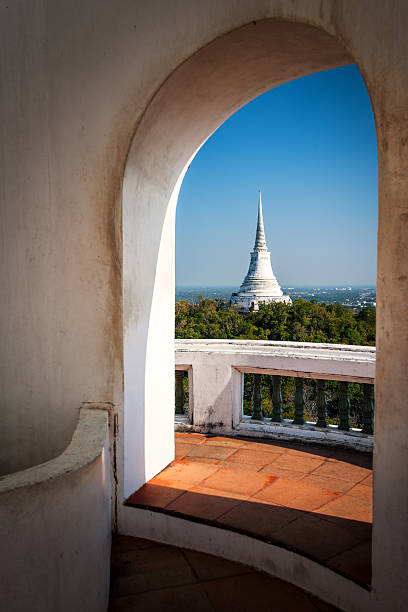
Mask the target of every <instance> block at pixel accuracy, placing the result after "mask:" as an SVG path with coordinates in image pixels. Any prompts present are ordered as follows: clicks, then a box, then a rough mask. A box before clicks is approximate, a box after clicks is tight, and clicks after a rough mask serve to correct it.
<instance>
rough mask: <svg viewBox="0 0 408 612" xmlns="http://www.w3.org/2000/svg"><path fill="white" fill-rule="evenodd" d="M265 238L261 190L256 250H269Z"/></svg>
mask: <svg viewBox="0 0 408 612" xmlns="http://www.w3.org/2000/svg"><path fill="white" fill-rule="evenodd" d="M267 250H268V248H267V246H266V239H265V229H264V222H263V215H262V198H261V192H259V203H258V224H257V226H256V237H255V245H254V251H267Z"/></svg>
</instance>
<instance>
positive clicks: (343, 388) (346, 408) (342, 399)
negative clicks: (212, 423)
mask: <svg viewBox="0 0 408 612" xmlns="http://www.w3.org/2000/svg"><path fill="white" fill-rule="evenodd" d="M339 412H340V423H339V429H342V430H343V431H348V430H349V429H350V395H349V384H348V382H344V381H341V383H340V386H339Z"/></svg>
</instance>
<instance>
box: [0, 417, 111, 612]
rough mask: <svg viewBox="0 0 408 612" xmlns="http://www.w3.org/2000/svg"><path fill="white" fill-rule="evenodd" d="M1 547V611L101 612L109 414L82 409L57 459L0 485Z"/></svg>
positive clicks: (106, 563) (105, 581)
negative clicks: (70, 438) (71, 433)
mask: <svg viewBox="0 0 408 612" xmlns="http://www.w3.org/2000/svg"><path fill="white" fill-rule="evenodd" d="M0 542H1V548H0V551H1V552H0V609H2V610H4V611H6V610H7V612H25V611H26V610H27V611H28V610H29V611H30V612H72V610H78V611H79V610H84V611H85V610H86V612H103V611H105V610H107V607H108V600H109V567H110V546H111V520H110V460H109V429H108V412H106V411H104V410H95V409H82V410H81V412H80V418H79V422H78V425H77V428H76V430H75V432H74V435H73V438H72V441H71V443H70V444H69V446H68V447H67V449H66V450H65V451H64V452H63V453H62V454H61V455H59V456H58V457H56V458H55V459H53V460H51V461H48V462H46V463H42V464H41V465H38V466H35V467H32V468H29V469H27V470H22V471H20V472H15V473H13V474H9V475H7V476H4V477H3V478H2V479H0Z"/></svg>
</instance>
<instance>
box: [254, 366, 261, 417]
mask: <svg viewBox="0 0 408 612" xmlns="http://www.w3.org/2000/svg"><path fill="white" fill-rule="evenodd" d="M252 418H253V419H255V420H256V421H261V420H262V418H263V416H262V374H254V391H253V395H252Z"/></svg>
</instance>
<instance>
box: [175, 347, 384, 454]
mask: <svg viewBox="0 0 408 612" xmlns="http://www.w3.org/2000/svg"><path fill="white" fill-rule="evenodd" d="M375 356H376V349H375V347H366V346H350V345H339V344H317V343H306V342H303V343H301V342H273V341H263V340H176V341H175V364H176V370H186V371H188V381H189V400H188V413H187V414H186V415H180V414H177V415H176V429H178V430H184V431H185V430H187V429H188V430H194V431H200V432H214V433H224V434H228V435H245V436H255V437H270V438H281V439H299V440H303V441H310V442H316V443H321V444H334V445H342V446H347V447H352V448H356V449H360V450H367V451H369V450H371V449H372V445H373V436H372V435H370V433H363V431H362V430H359V429H355V428H354V429H353V428H350V429H348V430H347V423H348V419H347V409H348V405H349V400H348V385H347V383H349V382H357V383H363V384H364V389H365V392H364V397H365V399H364V404H363V408H364V410H365V412H364V419H365V421H364V423H365V424H364V428H363V429H364V430H365V431H367V432H370V431H371V430H370V419H371V423H372V417H371V416H370V414H369V412H370V409H372V403H371V404H370V397H369V394H370V393H371V391H369V392H367V389H368V387H367V385H373V384H374V382H375ZM248 373H251V374H258V375H268V376H272V377H273V378H272V379H271V380H273V381H274V384H275V385H278V384H279V388H277V387H276V388H275V389H276V392H275V394H274V397H275V401H277V399H279V394H280V381H281V378H280V377H285V376H290V377H295V379H299V378H300V379H316V380H317V381H322V380H335V381H342V384H341V385H340V387H341V389H340V409H341V413H340V417H341V418H340V426H339V427H338V426H335V425H327V426H319V427H318V423H311V422H305V423H302V415H301V412H302V402H301V401H300V400H301V394H302V392H303V391H302V388H303V385H302V384H301V383H300V381H298V382H299V384H297V385H296V388H297V400H295V404H296V402H297V404H296V405H297V408H296V410H297V412H296V414H295V419H294V420H295V421H296V423H294V422H293V420H287V419H282V420H279V414H280V406H278V407H276V405H274V408H273V414H272V419H262V417H261V413H260V405H259V401H260V398H259V379H255V380H256V384H255V387H254V388H255V389H256V397H255V395H254V413H253V415H252V418H251V417H250V416H244V415H243V379H244V374H248ZM178 380H179V381H180V380H181V377H180V375H179V376H178ZM369 389H371V387H369ZM180 393H181V389H178V395H179V396H180ZM322 394H323V395H324V384H321V383H319V385H318V410H319V417H318V422H320V425H322V424H323V425H324V423H325V420H324V410H325V408H324V401H323V399H322V397H323V396H322ZM272 401H273V398H272ZM179 402H180V400H179ZM322 402H323V403H322ZM278 404H279V402H278ZM341 427H343V429H340V428H341Z"/></svg>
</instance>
